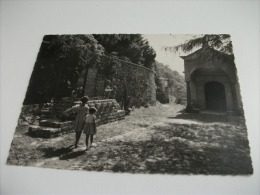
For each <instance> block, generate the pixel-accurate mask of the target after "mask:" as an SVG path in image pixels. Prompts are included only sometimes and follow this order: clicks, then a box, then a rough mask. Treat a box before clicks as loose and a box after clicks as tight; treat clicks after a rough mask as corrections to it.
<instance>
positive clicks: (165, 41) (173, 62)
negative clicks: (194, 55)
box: [143, 34, 191, 75]
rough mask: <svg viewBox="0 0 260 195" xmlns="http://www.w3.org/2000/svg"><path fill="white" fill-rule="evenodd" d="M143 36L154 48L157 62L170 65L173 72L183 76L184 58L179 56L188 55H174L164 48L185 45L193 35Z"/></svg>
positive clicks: (178, 53) (180, 53)
mask: <svg viewBox="0 0 260 195" xmlns="http://www.w3.org/2000/svg"><path fill="white" fill-rule="evenodd" d="M143 36H144V38H145V39H147V40H148V41H149V44H150V46H152V47H153V49H154V50H155V52H156V58H155V60H157V61H158V62H161V63H163V64H165V65H166V64H167V65H169V66H170V68H171V69H172V70H176V71H178V72H179V73H180V74H182V75H183V71H184V63H183V60H182V58H180V57H179V56H180V55H181V56H182V55H187V54H184V53H182V52H177V53H174V52H170V51H165V50H163V49H162V48H163V47H164V46H171V47H173V46H176V45H179V44H181V43H184V42H185V41H186V40H187V39H189V38H190V37H191V35H169V34H168V35H167V34H154V35H152V34H146V35H143Z"/></svg>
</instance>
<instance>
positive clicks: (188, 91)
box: [186, 81, 192, 112]
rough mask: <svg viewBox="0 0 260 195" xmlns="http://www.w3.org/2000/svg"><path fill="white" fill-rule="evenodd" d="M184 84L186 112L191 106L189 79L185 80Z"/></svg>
mask: <svg viewBox="0 0 260 195" xmlns="http://www.w3.org/2000/svg"><path fill="white" fill-rule="evenodd" d="M186 85H187V106H186V112H190V111H191V110H192V108H191V93H190V81H187V82H186Z"/></svg>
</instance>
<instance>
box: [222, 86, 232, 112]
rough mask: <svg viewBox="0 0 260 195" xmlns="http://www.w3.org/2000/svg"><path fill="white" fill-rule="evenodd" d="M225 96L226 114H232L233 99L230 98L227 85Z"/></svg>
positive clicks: (230, 92) (230, 94) (230, 93)
mask: <svg viewBox="0 0 260 195" xmlns="http://www.w3.org/2000/svg"><path fill="white" fill-rule="evenodd" d="M224 86H225V96H226V108H227V112H228V113H232V112H233V103H234V102H233V97H232V91H231V86H230V84H229V83H225V84H224Z"/></svg>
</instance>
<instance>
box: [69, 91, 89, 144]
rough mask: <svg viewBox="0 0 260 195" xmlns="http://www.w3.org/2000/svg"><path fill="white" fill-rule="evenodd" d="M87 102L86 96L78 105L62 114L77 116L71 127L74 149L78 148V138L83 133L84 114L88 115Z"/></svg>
mask: <svg viewBox="0 0 260 195" xmlns="http://www.w3.org/2000/svg"><path fill="white" fill-rule="evenodd" d="M88 100H89V98H88V97H87V96H85V97H83V98H81V100H80V101H81V104H80V105H77V106H74V107H72V108H70V109H68V110H66V111H65V112H64V114H67V115H68V114H69V113H76V114H77V115H76V117H75V121H74V125H73V128H74V130H75V131H76V141H75V148H77V147H78V142H79V139H80V136H81V133H82V131H83V128H84V124H85V116H86V114H88V111H89V107H88V106H87V105H86V103H87V102H88Z"/></svg>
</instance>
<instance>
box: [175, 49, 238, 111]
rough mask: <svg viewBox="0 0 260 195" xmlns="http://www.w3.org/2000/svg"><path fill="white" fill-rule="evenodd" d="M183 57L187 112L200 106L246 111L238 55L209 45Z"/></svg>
mask: <svg viewBox="0 0 260 195" xmlns="http://www.w3.org/2000/svg"><path fill="white" fill-rule="evenodd" d="M180 57H181V58H182V59H183V60H184V70H185V81H186V84H187V107H186V111H187V112H189V111H192V110H194V109H196V110H199V111H202V110H209V111H215V112H226V113H229V114H241V113H243V107H242V101H241V95H240V88H239V83H238V78H237V71H236V67H235V63H234V55H229V54H226V53H223V52H219V51H217V50H215V49H213V48H211V47H209V46H208V45H206V46H204V47H202V48H201V49H199V50H197V51H195V52H194V53H191V54H189V55H187V56H180Z"/></svg>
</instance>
